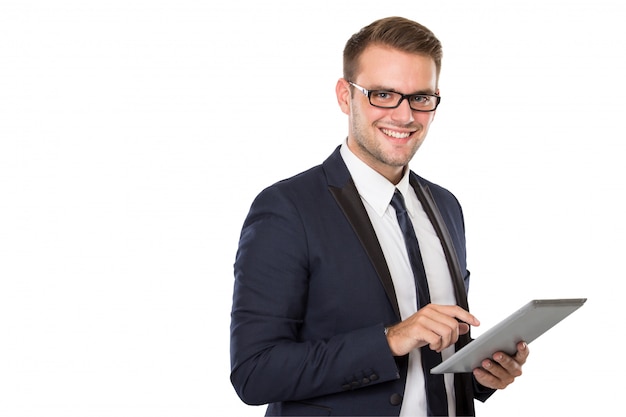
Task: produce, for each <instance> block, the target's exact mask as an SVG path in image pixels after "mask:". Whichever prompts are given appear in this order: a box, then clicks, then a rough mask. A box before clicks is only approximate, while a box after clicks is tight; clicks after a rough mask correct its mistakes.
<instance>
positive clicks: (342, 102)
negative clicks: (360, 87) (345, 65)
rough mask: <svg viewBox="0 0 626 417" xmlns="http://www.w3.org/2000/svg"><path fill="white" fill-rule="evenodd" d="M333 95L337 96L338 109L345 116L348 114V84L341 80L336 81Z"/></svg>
mask: <svg viewBox="0 0 626 417" xmlns="http://www.w3.org/2000/svg"><path fill="white" fill-rule="evenodd" d="M335 94H337V103H339V108H341V111H342V112H344V113H345V114H348V115H349V114H350V94H351V93H350V84H348V82H347V81H346V80H345V79H343V78H340V79H339V80H337V85H336V86H335Z"/></svg>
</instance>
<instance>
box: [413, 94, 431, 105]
mask: <svg viewBox="0 0 626 417" xmlns="http://www.w3.org/2000/svg"><path fill="white" fill-rule="evenodd" d="M430 100H431V97H430V96H423V95H420V94H417V95H414V96H411V102H412V103H415V104H420V105H425V104H428V103H430Z"/></svg>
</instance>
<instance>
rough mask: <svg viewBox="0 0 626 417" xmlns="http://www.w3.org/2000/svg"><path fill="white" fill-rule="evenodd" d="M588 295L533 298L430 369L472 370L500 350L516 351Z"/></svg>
mask: <svg viewBox="0 0 626 417" xmlns="http://www.w3.org/2000/svg"><path fill="white" fill-rule="evenodd" d="M585 301H587V299H586V298H569V299H563V298H562V299H550V300H532V301H530V302H528V303H527V304H526V305H524V306H522V307H521V308H520V309H519V310H517V311H516V312H514V313H513V314H511V315H510V316H508V317H507V318H505V319H504V320H502V321H501V322H500V323H498V324H497V325H495V326H494V327H492V328H491V329H489V330H487V331H486V332H485V333H483V334H482V335H480V336H479V337H477V338H476V339H475V340H473V341H472V342H470V343H468V344H467V345H465V346H464V347H463V348H461V349H459V351H458V352H455V353H454V354H453V355H452V356H450V357H449V358H448V359H446V360H445V361H443V362H441V363H440V364H439V365H437V366H435V367H434V368H433V369H431V371H430V372H431V373H433V374H443V373H461V372H472V370H473V369H474V368H477V367H479V366H480V363H481V362H482V361H483V360H484V359H486V358H490V357H491V356H492V355H493V354H494V353H496V352H498V351H500V352H505V353H507V354H510V355H512V354H514V353H515V351H516V350H517V347H516V346H517V343H519V342H521V341H524V342H526V343H530V342H532V341H533V340H535V339H536V338H538V337H539V336H541V335H542V334H543V333H545V332H546V331H547V330H549V329H550V328H551V327H553V326H554V325H556V324H557V323H558V322H560V321H561V320H563V319H564V318H565V317H567V316H569V315H570V314H572V313H573V312H574V311H576V310H577V309H578V308H580V307H581V306H582V305H583V304H584V303H585Z"/></svg>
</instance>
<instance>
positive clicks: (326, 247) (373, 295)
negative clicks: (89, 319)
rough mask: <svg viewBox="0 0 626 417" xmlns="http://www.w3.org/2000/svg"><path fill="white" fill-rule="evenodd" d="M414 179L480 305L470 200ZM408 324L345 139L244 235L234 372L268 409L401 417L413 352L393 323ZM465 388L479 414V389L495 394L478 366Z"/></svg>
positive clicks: (249, 396) (461, 382) (467, 405)
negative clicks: (398, 348)
mask: <svg viewBox="0 0 626 417" xmlns="http://www.w3.org/2000/svg"><path fill="white" fill-rule="evenodd" d="M410 182H411V185H412V186H413V188H414V189H415V191H416V193H417V195H418V198H419V199H420V201H421V203H422V205H423V206H424V208H425V210H426V212H427V214H428V216H429V217H430V219H431V222H432V223H433V225H434V227H435V230H436V231H437V233H438V235H439V238H440V240H441V243H442V246H443V248H444V252H445V254H446V259H447V261H448V266H449V268H450V272H451V275H452V278H453V281H454V287H455V292H456V298H457V303H458V304H459V305H460V306H462V307H464V308H466V309H468V305H467V290H468V287H469V272H468V271H467V268H466V261H465V233H464V224H463V214H462V211H461V207H460V205H459V203H458V201H457V200H456V198H455V197H454V196H453V195H452V194H451V193H450V192H449V191H447V190H445V189H443V188H441V187H439V186H437V185H435V184H433V183H430V182H428V181H426V180H424V179H423V178H420V177H418V176H417V175H415V174H414V173H413V172H412V173H411V177H410ZM399 321H400V312H399V309H398V302H397V299H396V295H395V291H394V287H393V281H392V279H391V275H390V273H389V270H388V268H387V264H386V262H385V258H384V256H383V252H382V250H381V248H380V245H379V243H378V240H377V238H376V234H375V232H374V229H373V227H372V225H371V223H370V220H369V217H368V215H367V212H366V211H365V207H364V206H363V204H362V201H361V198H360V197H359V194H358V192H357V190H356V187H355V186H354V183H353V181H352V179H351V177H350V173H349V171H348V169H347V167H346V165H345V163H344V162H343V159H342V158H341V155H340V153H339V147H338V148H337V149H336V150H335V152H334V153H333V154H332V155H331V156H330V157H329V158H328V159H327V160H326V161H325V162H324V163H323V164H322V165H319V166H317V167H314V168H311V169H310V170H308V171H306V172H303V173H301V174H299V175H297V176H295V177H292V178H290V179H287V180H284V181H281V182H279V183H276V184H274V185H272V186H270V187H268V188H267V189H265V190H263V191H262V192H261V193H260V194H259V195H258V196H257V198H256V199H255V201H254V202H253V204H252V207H251V209H250V212H249V214H248V216H247V218H246V220H245V222H244V225H243V229H242V232H241V237H240V243H239V248H238V251H237V256H236V260H235V287H234V293H233V307H232V317H231V381H232V384H233V386H234V388H235V390H236V392H237V394H238V395H239V396H240V398H241V399H242V400H243V401H244V402H245V403H247V404H256V405H260V404H266V403H267V404H269V406H268V409H267V415H289V416H314V415H316V416H317V415H339V416H350V415H358V416H366V415H375V416H387V415H390V416H393V415H396V416H397V415H398V414H399V412H400V405H401V402H402V398H403V396H404V385H405V380H406V375H407V364H408V360H407V358H408V357H407V356H404V357H393V356H392V354H391V351H390V349H389V346H388V344H387V340H386V338H385V336H384V332H383V328H384V327H385V326H389V325H392V324H394V323H397V322H399ZM468 341H469V335H465V336H464V337H462V338H461V340H459V342H458V343H457V349H458V348H459V347H461V346H462V345H464V344H466V343H468ZM455 387H456V397H457V413H458V415H473V414H474V407H473V398H479V399H481V400H484V399H486V397H488V396H489V395H490V394H491V393H492V392H493V391H492V390H485V389H482V390H481V389H480V388H479V386H478V385H477V384H476V383H475V381H473V379H472V376H471V374H457V375H456V376H455Z"/></svg>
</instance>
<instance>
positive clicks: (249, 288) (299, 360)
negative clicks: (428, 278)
mask: <svg viewBox="0 0 626 417" xmlns="http://www.w3.org/2000/svg"><path fill="white" fill-rule="evenodd" d="M234 272H235V283H234V292H233V307H232V313H231V381H232V384H233V386H234V388H235V390H236V391H237V394H238V395H239V397H240V398H241V399H242V400H243V401H244V402H246V403H248V404H265V403H270V402H278V401H293V400H302V399H306V398H313V397H317V396H322V395H327V394H332V393H335V392H341V391H344V390H347V389H354V388H358V387H359V386H360V385H359V384H362V381H367V384H370V385H374V384H378V383H381V382H386V381H389V380H395V379H398V378H399V374H398V368H397V366H396V362H395V360H394V358H393V356H392V354H391V352H390V349H389V347H388V345H387V341H386V338H385V337H384V334H383V327H382V324H377V325H375V326H374V325H372V326H370V327H366V328H359V329H354V330H352V331H350V332H348V333H343V334H333V333H332V332H329V337H328V338H320V339H318V340H302V338H301V331H300V330H301V328H302V326H306V323H307V311H309V310H310V309H315V306H314V305H308V302H309V294H308V289H309V280H310V279H311V276H310V270H309V255H308V243H307V230H305V227H304V226H303V222H302V219H301V215H300V211H299V210H298V205H297V204H296V203H294V201H292V199H290V198H289V197H288V195H287V194H286V193H284V192H283V191H282V190H281V188H280V187H276V186H274V187H270V188H268V189H266V190H264V191H263V192H262V193H261V194H260V195H259V196H258V197H257V199H255V201H254V203H253V204H252V207H251V209H250V212H249V214H248V216H247V218H246V220H245V222H244V225H243V228H242V232H241V237H240V242H239V248H238V251H237V256H236V260H235V265H234ZM332 320H333V318H332V317H328V321H332ZM355 381H358V382H357V383H356V384H355Z"/></svg>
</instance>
